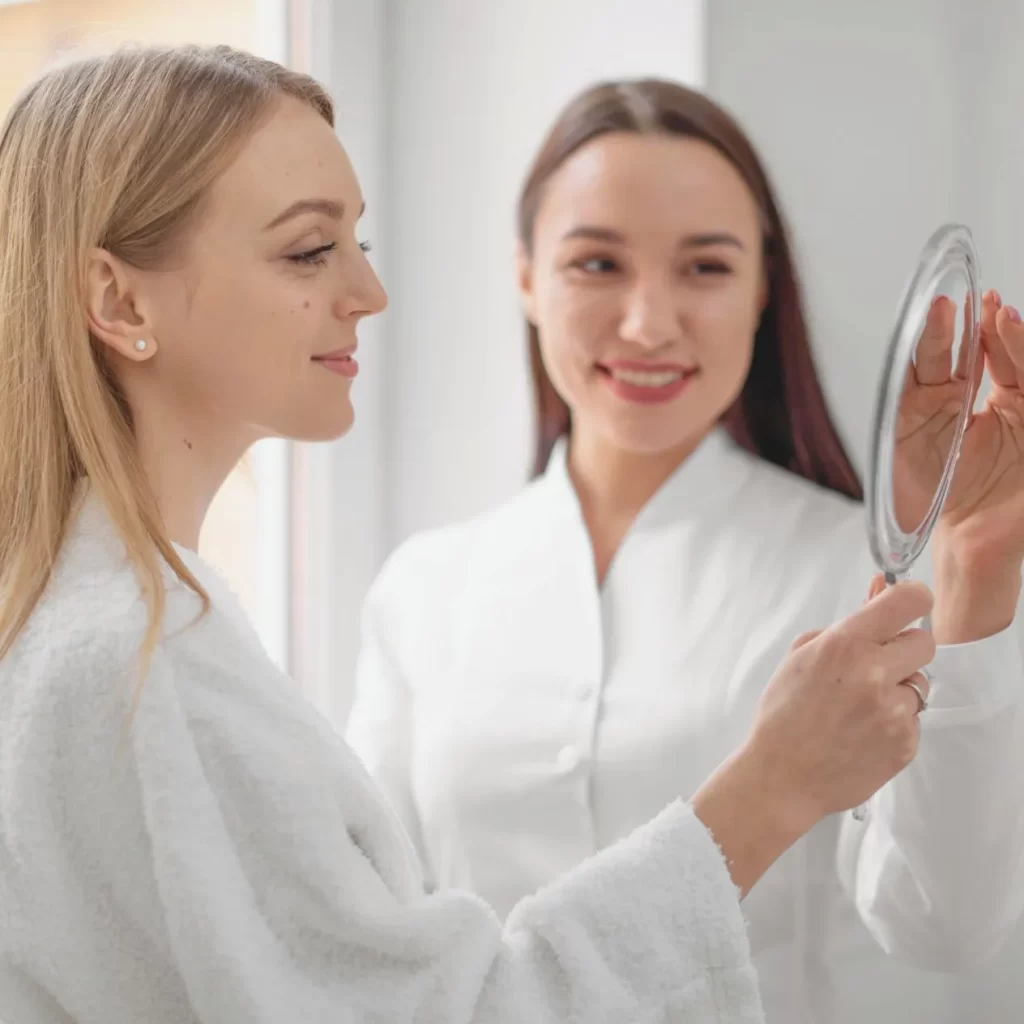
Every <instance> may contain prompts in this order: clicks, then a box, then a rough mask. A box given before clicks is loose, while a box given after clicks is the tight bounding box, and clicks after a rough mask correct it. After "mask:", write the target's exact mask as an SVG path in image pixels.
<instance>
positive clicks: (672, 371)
mask: <svg viewBox="0 0 1024 1024" xmlns="http://www.w3.org/2000/svg"><path fill="white" fill-rule="evenodd" d="M598 369H599V371H600V372H601V376H602V379H603V380H605V381H606V382H607V384H608V387H609V388H610V389H611V391H612V392H613V394H615V395H617V396H618V397H619V398H622V399H625V400H626V401H628V402H639V403H641V404H652V403H661V402H668V401H671V400H672V399H673V398H675V397H676V396H677V395H679V394H681V393H682V392H683V391H684V390H685V389H686V386H687V384H688V383H689V381H690V380H691V378H693V377H694V376H696V374H697V370H696V368H694V367H689V366H683V365H681V364H679V363H644V362H638V361H633V360H616V361H615V362H610V363H600V364H598Z"/></svg>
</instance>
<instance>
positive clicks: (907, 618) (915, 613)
mask: <svg viewBox="0 0 1024 1024" xmlns="http://www.w3.org/2000/svg"><path fill="white" fill-rule="evenodd" d="M932 603H933V601H932V593H931V591H930V590H929V589H928V588H927V587H926V586H925V585H924V584H923V583H896V584H894V585H893V586H891V587H884V588H883V590H882V592H881V593H880V594H878V595H877V596H875V597H872V598H871V599H870V600H869V601H868V602H867V603H866V604H865V605H864V606H863V607H862V608H860V609H859V610H857V611H855V612H854V613H853V614H852V615H849V616H847V617H846V618H845V619H843V620H842V621H841V622H839V623H837V624H836V626H835V627H833V628H834V629H837V630H839V631H841V632H848V633H851V634H853V635H855V636H858V637H861V638H863V639H865V640H870V641H871V642H873V643H876V644H884V643H887V642H888V641H890V640H892V639H893V638H894V637H895V636H897V634H899V633H902V632H903V630H905V629H906V628H907V627H908V626H910V625H911V624H913V623H914V622H916V621H917V620H918V619H921V618H923V617H924V616H925V615H927V614H928V613H929V612H930V611H931V610H932ZM908 674H909V673H908Z"/></svg>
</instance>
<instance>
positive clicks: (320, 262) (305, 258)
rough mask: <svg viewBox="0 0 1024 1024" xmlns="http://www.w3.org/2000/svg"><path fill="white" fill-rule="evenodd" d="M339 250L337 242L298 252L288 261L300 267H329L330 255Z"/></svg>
mask: <svg viewBox="0 0 1024 1024" xmlns="http://www.w3.org/2000/svg"><path fill="white" fill-rule="evenodd" d="M337 248H338V245H337V243H336V242H328V243H327V244H326V245H318V246H317V247H316V248H315V249H308V250H307V251H306V252H297V253H294V254H293V255H291V256H289V257H288V259H289V260H290V261H291V262H292V263H295V264H298V265H299V266H306V267H324V266H326V265H327V256H328V254H330V253H332V252H334V250H335V249H337Z"/></svg>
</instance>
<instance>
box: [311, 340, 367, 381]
mask: <svg viewBox="0 0 1024 1024" xmlns="http://www.w3.org/2000/svg"><path fill="white" fill-rule="evenodd" d="M355 351H356V346H355V345H349V346H348V347H347V348H340V349H336V350H335V351H334V352H326V353H325V354H324V355H320V356H313V362H314V363H317V364H318V365H320V366H322V367H323V368H324V369H325V370H330V371H331V373H335V374H337V375H338V376H339V377H346V378H348V379H349V380H352V379H354V378H355V377H356V375H357V374H358V373H359V364H358V363H357V362H356V361H355V359H354V358H353V356H354V355H355Z"/></svg>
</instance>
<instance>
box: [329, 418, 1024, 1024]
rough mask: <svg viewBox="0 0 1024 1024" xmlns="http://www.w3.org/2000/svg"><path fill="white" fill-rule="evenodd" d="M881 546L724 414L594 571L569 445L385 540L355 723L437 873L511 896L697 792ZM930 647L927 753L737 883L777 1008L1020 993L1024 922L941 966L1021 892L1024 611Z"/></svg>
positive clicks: (863, 585)
mask: <svg viewBox="0 0 1024 1024" xmlns="http://www.w3.org/2000/svg"><path fill="white" fill-rule="evenodd" d="M874 571H875V570H874V568H873V566H872V564H871V560H870V557H869V555H868V549H867V543H866V538H865V534H864V522H863V510H862V508H861V506H859V505H857V504H855V503H853V502H850V501H848V500H846V499H844V498H842V497H840V496H837V495H836V494H834V493H832V492H827V491H824V490H822V489H820V488H817V487H815V486H813V485H811V484H809V483H807V482H806V481H803V480H801V479H799V478H797V477H796V476H793V475H791V474H789V473H786V472H784V471H782V470H779V469H777V468H776V467H774V466H771V465H769V464H767V463H765V462H762V461H759V460H756V459H754V458H752V457H750V456H748V455H747V454H745V453H743V452H741V451H740V450H738V449H737V448H735V446H733V445H732V443H731V442H730V441H729V440H728V438H727V437H725V435H724V434H721V433H718V432H716V433H715V434H713V435H712V436H711V437H710V438H709V439H708V440H707V441H706V442H705V443H704V444H703V445H702V446H701V448H699V449H698V451H697V452H696V453H695V454H694V455H693V456H692V457H691V458H690V459H689V460H687V462H686V463H685V464H684V465H683V466H682V467H681V468H680V469H679V470H678V471H677V472H676V473H675V474H674V475H673V477H672V478H670V479H669V480H668V482H667V483H666V484H665V485H664V487H663V488H662V489H661V490H660V491H659V492H658V494H656V495H655V497H654V498H653V499H652V500H651V501H650V502H649V503H648V505H647V506H646V507H645V508H644V509H643V510H642V512H641V513H640V515H639V517H638V519H637V520H636V522H635V524H634V526H633V528H632V529H631V531H630V532H629V534H628V535H627V537H626V538H625V541H624V543H623V545H622V547H621V548H620V550H619V552H618V554H617V555H616V557H615V559H614V561H613V563H612V565H611V568H610V570H609V572H608V574H607V576H606V579H605V582H604V585H603V587H601V588H599V587H598V585H597V583H596V579H595V572H594V566H593V556H592V551H591V547H590V542H589V538H588V534H587V531H586V529H585V526H584V523H583V521H582V517H581V514H580V510H579V506H578V502H577V500H576V496H575V492H574V490H573V487H572V484H571V482H570V480H569V479H568V475H567V473H566V468H565V450H564V445H563V446H562V447H561V448H560V449H558V450H556V452H555V455H554V457H553V460H552V465H551V468H550V469H549V471H548V473H547V474H546V475H545V477H544V478H542V479H541V480H539V481H536V482H534V483H533V484H532V485H530V486H529V487H528V488H526V489H525V490H524V491H523V492H522V493H520V494H519V495H518V496H517V497H515V498H514V499H513V500H511V501H510V502H509V503H508V504H506V505H505V506H504V507H502V508H499V509H498V510H497V511H494V512H493V513H491V514H489V515H486V516H483V517H481V518H478V519H476V520H474V521H471V522H469V523H463V524H458V525H454V526H450V527H447V528H444V529H441V530H439V531H434V532H431V533H428V534H425V535H422V536H419V537H416V538H413V539H412V540H411V541H409V542H408V543H407V544H406V545H404V546H402V547H401V548H400V549H399V550H398V551H397V552H396V553H395V554H394V555H393V556H392V558H391V559H390V561H389V564H388V565H387V566H386V567H385V569H384V571H383V572H382V573H381V576H380V578H379V580H378V581H377V583H376V584H375V586H374V588H373V591H372V593H371V595H370V597H369V599H368V601H367V606H366V615H365V644H364V648H363V653H362V655H361V660H360V665H359V671H358V673H357V684H358V685H357V699H356V703H355V706H354V708H353V712H352V716H351V718H350V722H349V732H348V738H349V741H350V743H352V745H353V747H354V748H355V749H356V751H357V753H359V754H360V755H361V756H362V757H363V758H364V761H365V763H366V764H367V767H368V768H369V770H370V772H371V774H373V775H374V776H375V778H376V779H377V781H378V782H379V783H380V785H381V786H382V788H383V789H384V790H385V791H386V792H387V793H388V794H389V795H390V797H391V799H392V802H393V804H394V806H395V807H396V808H398V810H399V812H400V813H401V815H402V816H403V818H404V820H405V823H406V825H407V827H408V829H409V832H410V834H411V835H412V836H413V837H414V838H415V839H416V841H417V843H418V845H419V848H420V851H421V855H422V858H423V860H424V863H425V864H426V865H427V867H428V870H429V874H430V876H431V879H432V881H433V883H434V884H436V885H438V886H439V887H441V888H445V887H448V886H459V887H463V888H469V889H472V890H474V891H476V892H477V893H479V894H480V895H482V896H483V897H484V898H485V899H486V900H487V901H488V902H489V903H491V905H492V906H494V907H495V908H496V909H497V910H498V911H499V912H500V913H502V914H505V913H507V912H509V911H510V910H511V908H512V907H513V906H514V905H515V903H516V902H517V901H518V900H519V899H520V898H521V897H522V896H523V895H524V894H526V893H528V892H530V891H532V890H533V889H535V888H536V887H537V886H539V885H543V884H544V883H546V882H548V881H550V880H551V879H553V878H556V877H557V876H558V875H559V874H561V873H562V872H564V871H567V870H569V869H571V868H572V867H573V865H575V864H577V863H579V862H580V861H581V860H583V859H584V858H585V857H587V856H589V855H591V854H593V853H594V852H595V851H596V850H600V849H602V848H604V847H606V846H607V845H608V844H610V843H613V842H615V841H616V840H617V839H619V838H620V837H621V836H623V835H626V834H627V833H628V832H629V831H630V830H631V829H632V828H634V827H635V826H636V825H637V824H639V823H640V822H642V821H644V820H645V819H646V818H648V817H650V816H651V815H652V814H655V813H657V811H658V810H659V808H661V807H662V806H664V805H665V804H666V803H668V802H669V801H670V800H672V799H674V798H675V797H677V796H679V795H682V796H684V797H688V796H690V795H692V793H693V792H694V791H695V790H696V789H697V787H698V786H699V785H700V783H701V782H702V781H703V780H704V779H705V778H706V777H707V776H708V775H709V774H710V772H711V771H712V770H713V769H714V768H715V767H716V765H718V764H719V763H720V762H721V761H722V759H723V758H724V757H725V756H726V755H727V754H728V753H729V752H730V751H731V750H732V749H733V748H734V747H735V746H736V745H737V744H739V743H740V742H741V741H742V740H743V739H744V737H745V736H746V734H747V732H748V729H749V727H750V725H751V722H752V717H753V713H754V708H755V704H756V701H757V699H758V697H759V695H760V694H761V692H762V691H763V689H764V686H765V684H766V682H767V681H768V679H769V677H770V676H771V674H772V673H773V672H774V671H775V669H776V667H777V666H778V665H779V663H780V662H781V661H782V659H783V658H784V656H785V654H786V652H787V650H788V647H789V645H790V643H791V642H792V641H793V639H794V638H795V637H796V636H797V635H798V634H800V633H801V632H803V631H805V630H809V629H815V628H821V627H824V626H827V625H828V624H830V623H831V622H833V621H835V620H836V619H837V618H839V617H840V616H841V615H844V614H846V613H848V612H849V611H852V610H853V609H855V608H856V607H857V606H859V604H860V603H861V602H862V601H863V599H864V597H865V595H866V591H867V587H868V583H869V580H870V577H871V575H872V573H873V572H874ZM932 674H933V677H934V690H933V696H932V706H931V708H929V710H928V711H926V712H925V713H924V715H923V716H922V719H921V722H922V741H921V746H920V752H919V755H918V758H917V760H916V761H915V763H914V764H913V765H912V766H911V767H910V768H909V769H908V770H907V771H905V772H904V773H902V774H901V775H900V776H899V777H898V778H897V779H896V780H894V781H893V782H892V783H890V784H889V785H888V786H886V787H885V788H884V789H883V790H882V791H881V792H880V793H879V794H878V795H877V796H876V797H875V799H874V800H873V801H872V802H871V805H870V808H869V814H868V818H867V820H866V821H865V822H864V823H863V824H858V823H857V822H856V821H854V820H853V818H852V816H851V815H850V814H843V815H838V816H835V817H832V818H830V819H827V820H826V821H824V822H822V823H821V824H820V825H819V826H818V827H817V828H815V829H814V830H813V831H812V832H811V833H810V835H809V836H808V837H806V839H805V840H803V841H801V842H800V843H798V844H797V845H796V846H795V847H793V849H792V850H791V851H789V853H787V854H786V855H785V856H784V857H783V858H782V859H781V860H780V861H779V862H778V863H777V864H776V865H775V866H774V867H773V868H772V869H771V871H770V872H769V873H768V874H767V875H766V877H765V878H764V879H763V880H762V881H761V882H760V883H759V884H758V885H757V886H756V887H755V888H754V890H753V891H752V892H751V894H750V895H749V896H748V897H747V899H746V900H745V902H744V911H745V914H746V916H747V918H748V919H749V923H750V935H751V942H752V946H753V951H754V955H755V965H756V967H757V970H758V974H759V977H760V983H761V988H762V996H763V999H764V1003H765V1011H766V1016H767V1017H768V1019H769V1020H770V1021H771V1022H773V1024H801V1022H814V1024H854V1022H856V1024H863V1022H864V1021H867V1020H870V1021H872V1022H873V1024H904V1022H906V1021H910V1020H914V1021H916V1020H922V1021H923V1020H928V1021H929V1022H930V1024H940V1022H941V1024H963V1021H965V1020H967V1019H971V1020H977V1021H984V1022H988V1021H992V1022H1002V1021H1006V1020H1010V1019H1014V1015H1019V1014H1020V1013H1021V1012H1022V1011H1021V1010H1020V1007H1021V1006H1022V1005H1024V970H1021V969H1020V967H1021V964H1022V960H1021V956H1022V952H1024V933H1020V934H1018V937H1016V938H1015V939H1014V944H1015V948H1016V953H1015V954H1013V953H1004V954H1003V958H1002V960H999V959H997V960H996V961H995V964H994V966H992V967H989V968H987V969H985V970H981V971H973V972H971V973H969V974H965V975H963V976H962V977H957V978H952V977H948V976H947V977H942V976H940V975H937V974H932V973H925V971H924V970H922V969H921V968H926V969H929V970H937V971H967V970H970V969H971V968H973V966H974V965H975V963H976V962H977V961H979V960H984V959H986V958H989V957H990V955H991V954H992V953H993V950H995V949H996V947H998V946H999V945H1000V944H1001V943H1003V942H1004V940H1006V938H1007V936H1008V935H1009V934H1010V933H1011V931H1012V929H1013V927H1014V923H1015V921H1016V920H1017V919H1018V917H1019V916H1020V912H1021V908H1022V903H1024V853H1022V851H1024V714H1022V713H1021V711H1020V701H1021V694H1022V690H1024V667H1022V657H1021V649H1020V643H1019V617H1018V623H1017V624H1015V625H1014V626H1012V627H1010V628H1009V629H1007V630H1004V631H1003V632H1002V633H1000V634H998V635H996V636H994V637H991V638H987V639H985V640H983V641H979V642H976V643H973V644H966V645H962V646H956V647H943V648H940V649H939V651H938V654H937V656H936V659H935V661H934V663H933V665H932ZM884 951H889V952H890V953H891V954H892V955H891V956H887V955H886V953H885V952H884ZM1014 957H1016V959H1014ZM908 964H909V965H913V966H908Z"/></svg>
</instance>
